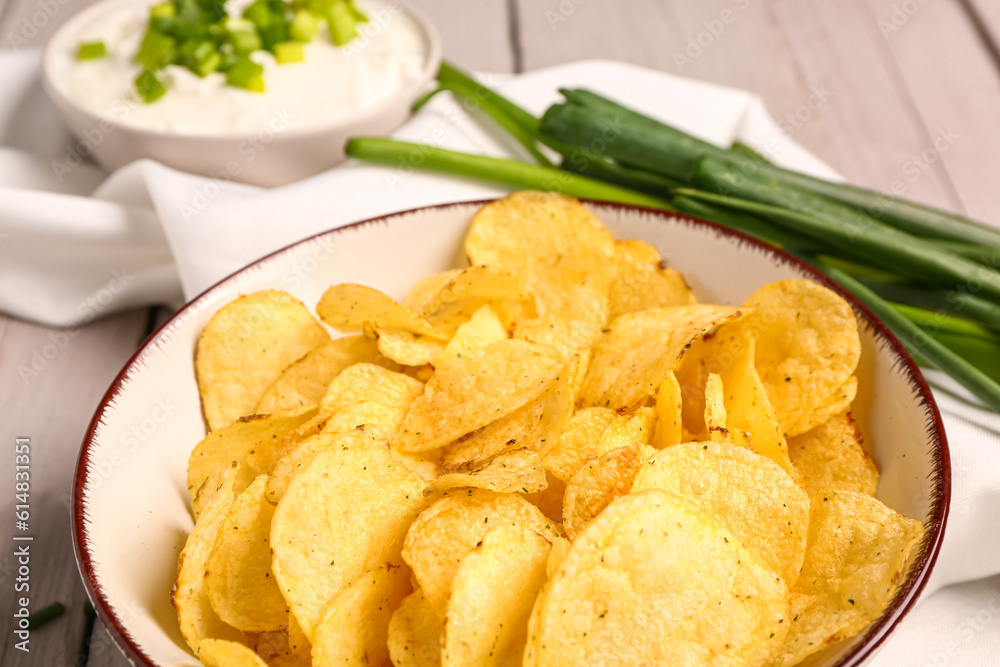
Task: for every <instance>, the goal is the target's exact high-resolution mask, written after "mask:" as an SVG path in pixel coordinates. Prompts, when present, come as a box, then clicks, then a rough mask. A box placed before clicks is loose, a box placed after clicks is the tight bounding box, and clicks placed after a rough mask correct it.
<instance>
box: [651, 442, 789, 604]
mask: <svg viewBox="0 0 1000 667" xmlns="http://www.w3.org/2000/svg"><path fill="white" fill-rule="evenodd" d="M646 489H663V490H664V491H670V492H671V493H676V494H678V495H681V496H684V497H685V498H688V499H689V500H691V502H693V503H695V504H696V505H698V506H699V507H701V508H702V509H703V510H705V511H706V512H708V513H709V514H711V515H712V516H714V517H715V518H716V520H718V521H719V523H721V524H723V525H724V526H726V527H727V528H728V529H729V530H731V531H732V532H733V533H734V534H735V535H736V537H738V538H739V539H740V540H741V541H742V542H743V544H744V546H746V547H747V548H748V549H751V550H753V551H754V552H755V553H757V554H758V555H759V556H760V558H761V562H763V563H765V564H766V565H767V566H768V567H770V568H771V569H773V570H774V571H775V572H777V573H778V574H780V575H781V577H782V578H783V579H784V580H785V582H786V583H788V584H789V585H791V584H793V583H795V580H796V579H797V578H798V576H799V568H800V567H801V566H802V557H803V554H804V553H805V549H806V533H807V530H808V527H809V496H807V495H806V493H805V491H803V490H802V489H801V488H799V486H798V484H796V482H795V480H793V479H792V478H791V476H789V474H788V473H786V472H785V471H784V470H783V469H782V468H781V466H779V465H778V464H777V463H775V462H774V461H772V460H771V459H769V458H767V457H766V456H762V455H760V454H757V453H756V452H753V451H751V450H749V449H746V448H745V447H741V446H739V445H733V444H730V443H710V442H691V443H685V444H682V445H675V446H673V447H668V448H667V449H663V450H660V451H659V452H657V453H656V455H655V456H652V457H650V458H649V460H648V461H646V465H645V466H643V467H642V469H641V470H639V472H638V473H637V474H636V476H635V480H634V482H633V483H632V491H633V493H635V492H638V491H643V490H646Z"/></svg>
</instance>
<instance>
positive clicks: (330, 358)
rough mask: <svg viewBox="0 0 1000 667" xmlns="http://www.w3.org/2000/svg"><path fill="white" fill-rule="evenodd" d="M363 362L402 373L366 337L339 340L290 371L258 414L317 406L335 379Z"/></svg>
mask: <svg viewBox="0 0 1000 667" xmlns="http://www.w3.org/2000/svg"><path fill="white" fill-rule="evenodd" d="M361 362H367V363H372V364H378V365H379V366H384V367H386V368H388V369H389V370H398V368H397V367H396V364H394V363H393V362H392V361H391V360H390V359H388V358H386V357H385V356H384V355H382V354H381V353H380V352H379V350H378V346H377V345H376V344H375V341H373V340H372V339H370V338H365V337H364V336H344V337H343V338H337V339H336V340H331V341H330V342H329V343H324V344H323V345H320V346H319V347H315V348H313V349H312V350H310V351H309V352H308V353H307V354H306V355H305V356H304V357H302V358H301V359H299V360H298V361H296V362H295V363H294V364H292V365H291V366H289V367H288V368H286V369H285V372H284V373H282V374H281V377H279V378H278V379H277V380H275V381H274V383H273V384H272V385H271V386H270V387H269V388H268V390H267V391H266V392H264V396H263V397H262V398H261V399H260V403H258V404H257V408H256V410H255V412H256V413H257V414H260V415H267V414H273V413H275V412H283V411H285V410H296V409H298V408H304V407H308V406H311V405H316V404H317V403H319V402H320V399H322V398H323V394H325V393H326V390H327V388H328V387H329V386H330V383H331V382H333V378H335V377H337V375H338V374H339V373H340V372H341V371H342V370H344V369H345V368H347V367H348V366H351V365H353V364H358V363H361Z"/></svg>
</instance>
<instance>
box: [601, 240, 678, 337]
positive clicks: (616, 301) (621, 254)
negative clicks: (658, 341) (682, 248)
mask: <svg viewBox="0 0 1000 667" xmlns="http://www.w3.org/2000/svg"><path fill="white" fill-rule="evenodd" d="M614 263H615V278H614V282H612V283H611V314H610V316H609V319H611V320H613V319H614V318H616V317H618V316H619V315H624V314H625V313H631V312H633V311H636V310H645V309H647V308H666V307H669V306H686V305H689V304H692V303H697V301H698V300H697V299H696V298H695V296H694V292H692V291H691V288H690V287H688V285H687V283H686V282H685V281H684V276H682V275H681V274H680V273H678V272H677V271H674V270H673V269H671V268H670V267H669V266H667V264H666V262H664V261H663V260H662V259H661V258H660V253H658V252H656V248H654V247H653V246H651V245H649V244H648V243H643V242H642V241H634V240H633V241H615V257H614Z"/></svg>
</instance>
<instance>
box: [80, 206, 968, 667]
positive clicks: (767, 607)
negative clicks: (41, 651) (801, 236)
mask: <svg viewBox="0 0 1000 667" xmlns="http://www.w3.org/2000/svg"><path fill="white" fill-rule="evenodd" d="M949 484H950V474H949V458H948V449H947V443H946V440H945V436H944V431H943V427H942V424H941V420H940V416H939V414H938V411H937V408H936V406H935V404H934V401H933V398H932V397H931V393H930V390H929V389H928V387H927V385H926V383H925V382H924V380H923V378H922V376H921V374H920V372H919V370H918V369H917V368H916V366H915V364H914V363H913V361H912V359H910V357H909V356H908V355H907V354H906V352H905V350H904V349H903V347H902V346H901V344H900V343H899V342H898V341H897V340H896V339H895V338H894V337H893V336H892V335H891V334H890V333H889V331H888V329H886V328H885V326H883V325H882V324H881V323H880V322H878V321H877V320H876V319H875V318H874V317H873V316H872V315H871V313H870V312H868V311H867V310H866V309H865V308H864V307H863V306H861V305H860V304H859V303H858V302H857V301H855V300H854V299H853V298H851V297H850V296H849V295H847V294H845V293H844V292H843V291H842V290H840V289H839V288H838V287H837V286H836V285H834V284H832V283H830V282H829V281H828V280H827V279H826V278H824V277H823V276H822V275H820V274H818V273H817V272H815V271H814V270H813V269H812V268H810V267H809V266H807V265H805V264H803V263H801V262H799V261H797V260H795V259H794V258H792V257H790V256H788V255H786V254H784V253H782V252H781V251H779V250H775V249H774V248H771V247H769V246H766V245H763V244H761V243H759V242H757V241H755V240H753V239H750V238H749V237H746V236H744V235H742V234H740V233H738V232H734V231H731V230H727V229H724V228H721V227H719V226H716V225H713V224H711V223H707V222H703V221H699V220H695V219H691V218H687V217H684V216H676V215H672V214H669V213H665V212H662V211H654V210H648V209H643V208H641V207H631V206H624V205H616V204H609V203H600V202H588V203H581V202H579V201H577V200H575V199H572V198H569V197H564V196H561V195H556V194H551V193H538V192H521V193H515V194H512V195H510V196H508V197H505V198H503V199H499V200H496V201H492V202H474V203H462V204H454V205H447V206H437V207H429V208H424V209H418V210H414V211H409V212H404V213H398V214H394V215H390V216H386V217H383V218H378V219H374V220H369V221H365V222H360V223H357V224H354V225H351V226H347V227H343V228H339V229H336V230H333V231H330V232H327V233H325V234H321V235H319V236H316V237H313V238H310V239H307V240H304V241H302V242H300V243H297V244H295V245H293V246H290V247H288V248H285V249H284V250H281V251H278V252H276V253H274V254H272V255H270V256H268V257H266V258H264V259H261V260H259V261H258V262H256V263H254V264H253V265H251V266H249V267H247V268H245V269H243V270H242V271H240V272H238V273H236V274H234V275H232V276H231V277H229V278H227V279H226V280H224V281H222V282H221V283H219V284H218V285H216V286H215V287H213V288H211V289H210V290H208V291H207V292H205V293H204V294H202V295H201V296H199V297H198V298H196V299H195V300H194V301H192V302H191V303H189V304H188V305H187V306H185V307H184V308H183V309H182V310H180V311H179V312H178V313H177V314H176V315H175V316H174V317H173V318H171V319H170V320H169V321H168V322H167V323H166V324H164V326H163V327H161V328H160V330H159V331H157V332H156V333H155V334H154V335H153V336H151V337H150V339H149V340H148V341H147V342H146V343H145V344H144V345H143V347H142V348H141V349H140V350H139V351H138V352H137V353H136V355H135V356H134V357H133V358H132V359H131V360H130V361H129V363H128V364H127V365H126V367H125V368H124V370H122V372H121V373H120V374H119V376H118V378H117V379H116V380H115V382H114V384H113V385H112V387H111V388H110V389H109V391H108V393H107V395H106V397H105V399H104V401H103V402H102V404H101V406H100V407H99V409H98V411H97V414H96V415H95V417H94V420H93V422H92V424H91V428H90V430H89V433H88V435H87V437H86V440H85V441H84V444H83V449H82V452H81V456H80V461H79V463H78V467H77V476H76V485H75V488H74V539H75V545H76V549H77V557H78V561H79V564H80V569H81V572H82V574H83V577H84V581H85V584H86V586H87V590H88V592H89V595H90V596H91V599H92V600H93V602H94V605H95V608H96V609H97V612H98V614H99V615H100V617H101V618H102V620H103V621H104V622H105V623H106V624H107V626H108V628H109V630H110V632H111V634H112V636H113V637H114V638H115V641H116V642H117V643H118V644H119V646H120V647H121V648H122V650H123V651H124V652H125V653H126V655H128V656H129V658H130V659H132V660H133V661H134V662H135V663H137V664H143V665H195V664H198V663H199V661H200V662H201V663H202V664H205V665H209V666H210V667H211V666H213V665H218V666H226V667H228V666H248V667H249V666H256V667H261V666H266V665H271V666H279V665H280V666H283V667H288V666H302V667H305V666H308V665H314V666H317V667H323V666H326V665H344V664H349V665H396V666H423V665H439V664H440V665H482V666H486V665H518V664H523V665H528V666H534V667H541V666H547V665H569V664H574V665H583V664H586V665H651V664H665V665H754V666H758V665H759V666H771V665H774V666H785V665H787V666H791V665H798V664H808V665H860V664H863V663H865V662H866V661H867V660H868V659H869V658H870V657H871V656H872V655H873V654H874V652H875V651H876V650H877V648H878V647H879V645H880V644H881V643H882V642H883V640H884V639H885V638H886V637H887V636H888V635H889V633H890V632H891V631H892V629H893V627H894V626H895V625H896V624H897V623H899V622H900V620H901V619H902V618H903V617H904V616H905V614H906V613H907V611H908V610H909V609H910V608H911V607H912V605H913V604H914V603H915V600H916V598H917V596H918V594H919V593H920V591H921V589H922V588H923V586H924V583H925V582H926V581H927V578H928V576H929V575H930V572H931V569H932V567H933V564H934V561H935V559H936V557H937V553H938V550H939V547H940V544H941V539H942V536H943V533H944V528H945V523H946V519H947V508H948V500H949V495H950V490H949Z"/></svg>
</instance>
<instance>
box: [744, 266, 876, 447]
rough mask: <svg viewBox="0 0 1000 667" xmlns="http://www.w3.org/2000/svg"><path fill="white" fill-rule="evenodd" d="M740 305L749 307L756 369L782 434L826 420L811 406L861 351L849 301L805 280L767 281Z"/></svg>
mask: <svg viewBox="0 0 1000 667" xmlns="http://www.w3.org/2000/svg"><path fill="white" fill-rule="evenodd" d="M743 305H744V306H746V307H748V308H752V309H754V315H753V316H752V319H750V320H749V321H748V322H747V326H748V327H750V329H751V330H752V332H753V334H754V337H755V338H756V339H757V356H756V365H757V370H758V372H760V377H761V380H762V381H763V383H764V386H765V387H766V388H767V395H768V398H770V400H771V404H772V405H773V406H774V409H775V411H776V412H777V415H778V422H779V423H780V424H781V426H782V428H783V430H784V432H785V434H786V435H789V436H791V435H798V434H800V433H805V432H806V431H808V430H809V429H811V428H813V427H814V426H816V425H818V424H820V423H822V422H824V421H826V418H829V416H830V415H827V416H826V417H825V418H823V419H819V420H816V419H815V417H814V412H815V411H816V409H817V408H818V407H820V406H821V405H822V404H823V403H824V402H826V401H827V399H828V397H830V396H832V395H833V393H834V391H835V390H836V389H837V388H838V387H840V386H841V385H843V384H844V383H845V382H847V381H848V378H850V377H851V374H853V373H854V369H855V368H857V365H858V358H859V357H860V356H861V340H860V338H859V337H858V323H857V321H856V320H855V317H854V311H853V310H851V307H850V305H848V303H847V302H846V301H844V299H842V298H841V297H840V296H839V295H837V294H836V293H835V292H833V291H832V290H829V289H827V288H826V287H822V286H821V285H817V284H815V283H812V282H809V281H808V280H780V281H778V282H773V283H769V284H767V285H765V286H764V287H762V288H760V289H759V290H757V291H756V292H754V293H753V294H751V295H750V296H749V297H748V298H747V300H746V301H745V302H744V304H743ZM838 412H843V410H838Z"/></svg>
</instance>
